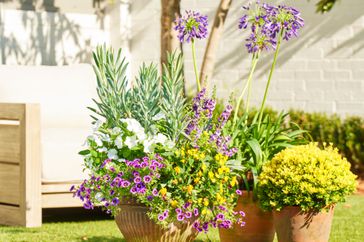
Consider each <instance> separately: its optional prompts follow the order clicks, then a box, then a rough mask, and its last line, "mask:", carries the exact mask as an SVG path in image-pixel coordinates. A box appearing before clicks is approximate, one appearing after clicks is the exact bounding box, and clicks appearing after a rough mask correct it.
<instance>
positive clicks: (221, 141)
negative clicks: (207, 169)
mask: <svg viewBox="0 0 364 242" xmlns="http://www.w3.org/2000/svg"><path fill="white" fill-rule="evenodd" d="M215 107H216V101H215V100H214V99H210V98H208V97H207V96H206V89H205V88H204V89H202V90H201V91H200V92H199V93H198V94H197V96H196V97H195V98H193V104H192V111H193V116H192V117H191V120H190V121H189V123H188V125H187V128H186V130H185V132H186V134H187V135H190V136H192V138H193V139H192V142H193V145H194V146H195V147H198V146H197V144H196V143H197V140H198V139H199V138H200V135H201V133H202V131H204V130H206V131H211V132H212V134H211V135H210V140H209V141H210V142H211V143H213V144H215V145H216V147H217V149H218V151H219V152H221V153H222V154H224V155H227V156H229V157H230V156H233V155H234V154H235V153H236V152H237V149H236V148H232V149H229V148H228V144H229V142H230V140H231V138H230V137H228V136H227V137H225V136H224V135H223V134H222V128H223V127H224V125H225V124H226V122H227V121H228V119H229V117H230V115H231V112H232V106H231V105H227V106H226V108H225V110H224V111H223V112H222V113H221V115H220V117H219V118H218V122H217V124H216V125H215V126H213V125H211V124H209V123H210V122H209V120H211V119H212V116H213V112H214V110H215ZM206 121H207V122H206ZM205 123H208V125H206V124H205Z"/></svg>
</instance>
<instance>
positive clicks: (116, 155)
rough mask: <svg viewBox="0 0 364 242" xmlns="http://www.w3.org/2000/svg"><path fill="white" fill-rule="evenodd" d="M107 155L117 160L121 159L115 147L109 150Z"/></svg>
mask: <svg viewBox="0 0 364 242" xmlns="http://www.w3.org/2000/svg"><path fill="white" fill-rule="evenodd" d="M107 157H108V158H109V159H111V160H117V159H119V156H118V151H117V150H115V149H111V150H109V151H108V152H107Z"/></svg>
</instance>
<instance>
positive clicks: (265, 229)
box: [219, 192, 275, 242]
mask: <svg viewBox="0 0 364 242" xmlns="http://www.w3.org/2000/svg"><path fill="white" fill-rule="evenodd" d="M240 210H242V211H244V212H245V223H246V224H245V226H244V227H240V225H237V224H236V225H234V227H233V228H232V229H219V231H220V240H221V241H222V242H231V241H236V242H238V241H247V242H272V241H273V239H274V232H275V231H274V224H273V215H272V213H271V212H263V211H262V210H261V209H260V208H259V206H258V204H257V202H256V201H254V200H253V194H252V192H249V193H248V192H244V193H243V196H240V197H239V200H238V204H237V206H236V208H235V211H240Z"/></svg>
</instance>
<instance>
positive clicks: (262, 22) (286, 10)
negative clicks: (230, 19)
mask: <svg viewBox="0 0 364 242" xmlns="http://www.w3.org/2000/svg"><path fill="white" fill-rule="evenodd" d="M243 9H244V10H246V11H247V12H248V13H247V14H244V15H243V16H242V17H241V18H240V19H239V25H238V27H239V29H247V28H248V27H249V26H250V29H251V33H250V34H249V36H248V38H247V39H246V42H247V43H246V45H245V46H246V47H247V49H248V52H249V53H256V52H258V51H261V50H275V49H276V46H277V38H278V36H279V34H280V33H281V34H282V37H283V39H285V40H289V39H291V38H293V37H297V36H298V30H299V29H301V28H302V27H303V26H304V21H303V19H302V17H301V16H300V12H299V11H298V10H297V9H295V8H292V7H288V6H284V5H279V6H278V7H277V6H274V5H270V4H267V3H260V2H259V1H257V2H256V4H255V5H254V6H251V5H249V6H245V7H243Z"/></svg>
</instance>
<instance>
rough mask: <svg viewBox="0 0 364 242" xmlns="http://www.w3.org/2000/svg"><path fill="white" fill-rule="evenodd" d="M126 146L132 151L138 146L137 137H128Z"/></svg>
mask: <svg viewBox="0 0 364 242" xmlns="http://www.w3.org/2000/svg"><path fill="white" fill-rule="evenodd" d="M124 143H125V145H126V146H128V148H129V149H132V148H133V147H135V146H136V145H138V140H137V139H136V137H135V135H133V136H131V137H130V136H129V137H126V139H125V142H124Z"/></svg>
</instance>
